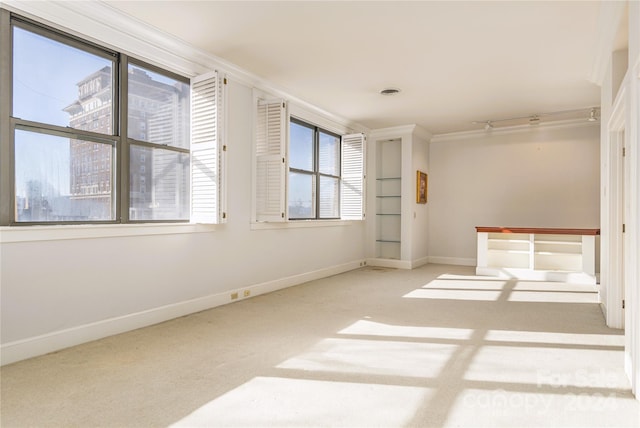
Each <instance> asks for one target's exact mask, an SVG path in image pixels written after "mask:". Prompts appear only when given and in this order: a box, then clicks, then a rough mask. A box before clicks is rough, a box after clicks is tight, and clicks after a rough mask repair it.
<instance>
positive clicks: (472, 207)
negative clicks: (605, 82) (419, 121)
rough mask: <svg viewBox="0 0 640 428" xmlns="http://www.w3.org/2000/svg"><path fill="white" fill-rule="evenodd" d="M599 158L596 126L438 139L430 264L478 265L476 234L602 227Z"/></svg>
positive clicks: (431, 184) (431, 198) (432, 163)
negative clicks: (479, 230) (497, 229)
mask: <svg viewBox="0 0 640 428" xmlns="http://www.w3.org/2000/svg"><path fill="white" fill-rule="evenodd" d="M599 157H600V149H599V127H598V126H594V125H580V126H575V127H560V126H556V127H552V126H544V125H540V126H538V127H531V126H526V127H523V128H521V129H520V130H517V131H515V130H514V131H504V130H503V131H501V130H493V131H490V132H478V133H461V134H458V135H454V134H451V135H444V136H435V137H434V138H433V139H432V141H431V145H430V160H429V165H430V174H429V203H428V206H429V224H430V226H429V260H430V261H431V262H436V263H452V264H467V265H475V259H476V232H475V227H476V226H512V227H517V226H520V227H565V228H595V227H599V224H600V220H599V218H600V213H599V210H600V207H599V203H600V195H599V186H600V185H599Z"/></svg>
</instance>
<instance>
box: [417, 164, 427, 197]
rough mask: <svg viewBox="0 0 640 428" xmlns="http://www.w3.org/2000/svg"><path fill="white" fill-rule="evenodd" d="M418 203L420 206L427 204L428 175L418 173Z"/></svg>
mask: <svg viewBox="0 0 640 428" xmlns="http://www.w3.org/2000/svg"><path fill="white" fill-rule="evenodd" d="M416 202H417V203H418V204H426V203H427V174H426V173H425V172H422V171H418V174H417V182H416Z"/></svg>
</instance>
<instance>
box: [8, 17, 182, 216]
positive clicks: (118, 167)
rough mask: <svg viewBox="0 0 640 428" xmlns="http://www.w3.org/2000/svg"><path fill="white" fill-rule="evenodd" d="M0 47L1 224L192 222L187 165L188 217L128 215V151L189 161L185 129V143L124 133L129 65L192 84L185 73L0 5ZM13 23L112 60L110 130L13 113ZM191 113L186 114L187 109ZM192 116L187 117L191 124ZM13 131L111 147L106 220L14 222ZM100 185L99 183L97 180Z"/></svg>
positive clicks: (126, 130) (125, 130) (15, 202)
mask: <svg viewBox="0 0 640 428" xmlns="http://www.w3.org/2000/svg"><path fill="white" fill-rule="evenodd" d="M0 23H1V24H2V25H0V27H1V30H0V48H1V50H2V51H3V52H7V53H8V54H7V55H3V56H2V57H1V58H0V70H1V71H2V72H1V73H0V179H1V180H0V181H1V182H2V183H1V184H0V205H1V206H2V208H0V227H3V226H44V227H46V226H57V225H79V226H82V225H101V224H102V225H111V224H113V225H119V224H141V223H190V221H191V211H190V210H191V189H190V187H191V184H190V179H191V178H190V175H191V165H189V174H188V178H187V179H188V180H189V188H188V189H187V194H186V198H187V200H188V201H189V202H188V206H187V210H188V211H189V214H188V215H187V218H186V219H159V220H154V219H151V220H131V219H130V218H129V217H130V216H129V209H130V203H129V201H130V189H129V182H130V180H129V172H130V163H129V162H130V156H129V154H130V150H131V147H133V146H142V147H149V148H152V149H162V150H168V151H171V152H177V153H182V154H186V155H188V157H189V160H191V147H190V146H191V138H190V134H189V137H188V138H189V141H188V143H189V146H188V148H183V147H175V146H167V145H163V144H155V143H153V142H146V141H139V140H135V139H133V138H129V137H128V129H127V115H128V100H129V98H128V68H129V66H130V65H132V66H139V67H141V68H143V69H146V70H149V71H151V72H154V73H158V74H160V75H162V76H165V77H168V78H171V79H174V80H178V81H180V82H183V83H185V84H186V85H188V86H189V87H191V82H190V79H189V78H188V77H185V76H182V75H179V74H177V73H174V72H172V71H170V70H167V69H164V68H161V67H158V66H155V65H152V64H148V63H146V62H145V61H142V60H140V59H138V58H133V57H130V56H129V55H127V54H125V53H122V52H119V51H116V50H113V49H109V48H106V47H104V46H101V45H99V44H96V43H94V42H92V41H90V40H88V39H86V38H83V37H78V36H75V35H72V34H69V33H67V32H65V31H61V30H58V29H55V28H52V27H50V26H47V25H45V24H42V23H39V22H37V21H33V20H31V19H28V18H25V17H23V16H21V15H19V14H16V13H13V12H10V11H8V10H6V9H3V8H0ZM14 28H20V29H22V30H25V31H28V32H31V33H34V34H37V35H39V36H41V37H45V38H47V39H50V40H53V41H55V42H58V43H62V44H65V45H68V46H70V47H73V48H75V49H79V50H81V51H83V52H87V53H89V54H92V55H97V56H99V57H102V58H105V59H108V60H109V61H111V66H112V72H111V87H112V100H111V111H112V114H111V133H110V134H107V133H103V132H96V131H94V130H83V129H75V128H71V127H64V126H59V125H55V124H52V123H46V122H37V121H33V120H26V119H22V118H18V117H14V115H13V105H14V100H13V83H14V79H13V77H14V76H13V69H14V67H13V66H14V64H13V58H14V40H13V34H14ZM188 110H189V111H190V108H188ZM189 115H190V113H189ZM191 122H192V118H191V117H189V120H188V123H189V127H191V126H192V124H191ZM17 130H24V131H26V132H33V133H41V134H47V135H53V136H59V137H63V138H69V139H70V140H71V139H79V140H80V139H81V140H84V141H88V142H93V143H98V144H108V145H111V146H112V160H111V162H112V166H111V189H110V191H111V198H112V201H111V212H112V218H111V219H109V220H81V221H18V217H17V211H16V208H17V201H16V158H15V156H16V150H15V147H16V146H15V144H16V141H15V135H16V131H17ZM98 185H99V187H101V183H99V184H98Z"/></svg>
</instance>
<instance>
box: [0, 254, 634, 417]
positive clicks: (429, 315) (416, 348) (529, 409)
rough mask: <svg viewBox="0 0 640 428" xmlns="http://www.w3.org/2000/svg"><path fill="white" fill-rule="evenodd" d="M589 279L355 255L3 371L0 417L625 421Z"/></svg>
mask: <svg viewBox="0 0 640 428" xmlns="http://www.w3.org/2000/svg"><path fill="white" fill-rule="evenodd" d="M623 339H624V338H623V336H622V332H621V331H620V330H612V329H609V328H607V327H606V326H605V324H604V320H603V316H602V313H601V311H600V308H599V305H598V303H597V294H596V293H595V291H594V289H593V287H591V286H577V285H569V284H562V283H541V282H526V281H516V280H498V279H492V278H486V277H476V276H474V275H473V269H472V268H468V267H455V266H441V265H440V266H438V265H428V266H425V267H422V268H419V269H415V270H413V271H402V270H393V269H382V268H371V267H369V268H364V269H360V270H357V271H352V272H349V273H346V274H342V275H338V276H334V277H331V278H326V279H323V280H319V281H313V282H311V283H307V284H304V285H301V286H297V287H293V288H289V289H286V290H282V291H279V292H275V293H272V294H269V295H264V296H258V297H255V298H252V299H248V300H244V301H241V302H238V303H235V304H232V305H227V306H224V307H219V308H215V309H212V310H208V311H205V312H201V313H198V314H194V315H191V316H188V317H183V318H180V319H176V320H173V321H170V322H166V323H163V324H160V325H156V326H153V327H149V328H145V329H141V330H136V331H133V332H130V333H127V334H122V335H118V336H114V337H110V338H107V339H103V340H99V341H96V342H92V343H88V344H85V345H82V346H78V347H75V348H71V349H68V350H64V351H61V352H57V353H54V354H50V355H46V356H43V357H39V358H34V359H31V360H27V361H23V362H20V363H16V364H12V365H9V366H6V367H3V368H2V370H1V383H2V404H1V406H2V407H1V409H0V410H1V412H2V413H1V420H0V422H1V423H2V426H3V427H23V426H33V427H36V426H37V427H45V426H56V427H94V426H96V427H97V426H104V427H130V426H131V427H134V426H154V427H156V426H157V427H161V426H176V427H182V426H211V427H213V426H216V427H218V426H243V427H260V426H295V427H307V426H318V427H328V426H348V427H374V426H380V427H400V426H420V427H423V426H425V427H426V426H460V427H465V426H485V427H499V426H514V427H524V426H585V427H586V426H592V427H603V426H639V425H640V402H639V401H637V400H635V399H634V398H633V397H632V395H631V393H630V389H629V383H628V381H627V379H626V377H625V375H624V373H623Z"/></svg>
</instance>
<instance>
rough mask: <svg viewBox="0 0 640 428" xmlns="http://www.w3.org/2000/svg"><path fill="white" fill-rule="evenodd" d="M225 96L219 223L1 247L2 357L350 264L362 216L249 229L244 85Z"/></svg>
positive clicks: (360, 238)
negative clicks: (198, 229)
mask: <svg viewBox="0 0 640 428" xmlns="http://www.w3.org/2000/svg"><path fill="white" fill-rule="evenodd" d="M228 94H229V96H228V105H229V113H228V114H229V124H228V146H229V151H228V163H227V166H228V177H227V179H228V216H229V218H228V223H227V224H226V225H222V226H218V227H217V229H216V230H215V231H213V232H206V233H187V234H167V235H153V236H129V237H109V238H107V237H105V238H91V239H65V240H55V239H54V240H51V241H35V242H4V243H2V244H0V251H1V254H2V257H1V259H0V283H1V292H2V301H1V325H2V330H1V338H2V357H3V362H5V363H6V362H10V361H13V360H16V359H20V358H24V357H28V356H30V355H35V354H38V353H42V352H48V351H52V350H54V349H57V348H60V347H64V346H68V345H72V344H75V343H79V342H82V341H86V340H91V339H95V338H97V337H100V336H101V335H105V334H112V333H115V332H118V331H122V330H126V329H129V328H135V327H140V326H141V325H144V324H148V323H151V322H158V321H161V320H163V319H167V318H171V317H173V316H179V315H182V314H183V313H184V312H189V311H193V310H199V309H203V308H204V307H207V306H211V305H213V304H220V303H226V302H228V301H230V291H231V290H237V289H242V288H246V287H249V286H253V285H256V284H264V283H268V282H269V281H275V282H274V283H270V284H267V286H265V287H262V288H261V287H257V288H254V289H253V292H252V294H255V293H256V292H261V291H269V290H272V289H276V288H279V287H284V286H287V285H291V284H294V283H297V282H300V281H303V280H305V279H310V278H314V277H321V276H325V275H329V274H333V273H336V272H339V271H344V270H348V269H352V268H355V267H357V266H359V263H360V261H361V260H363V259H364V258H365V256H364V248H365V243H364V239H365V229H364V222H349V223H347V224H346V225H342V226H333V227H313V228H293V229H269V230H252V229H251V224H250V214H251V194H252V193H251V167H250V166H251V164H252V160H251V159H252V158H251V146H252V123H251V120H252V117H253V115H252V99H253V98H252V90H251V88H249V87H248V86H245V85H243V84H240V83H237V82H235V83H234V82H233V81H231V83H230V85H229V91H228ZM5 241H6V240H5ZM240 297H241V298H242V293H241V295H240ZM192 299H195V302H194V301H191V302H189V301H190V300H192ZM176 306H177V308H176ZM149 312H151V313H152V315H150V314H149Z"/></svg>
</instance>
